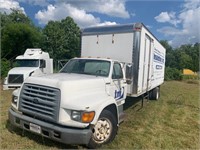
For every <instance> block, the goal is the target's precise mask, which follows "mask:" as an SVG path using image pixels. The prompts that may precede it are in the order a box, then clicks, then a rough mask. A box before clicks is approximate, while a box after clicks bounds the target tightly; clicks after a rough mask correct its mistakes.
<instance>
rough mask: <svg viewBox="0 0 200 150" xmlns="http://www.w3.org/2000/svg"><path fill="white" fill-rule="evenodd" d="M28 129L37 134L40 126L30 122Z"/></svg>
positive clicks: (39, 131)
mask: <svg viewBox="0 0 200 150" xmlns="http://www.w3.org/2000/svg"><path fill="white" fill-rule="evenodd" d="M30 130H31V131H33V132H36V133H39V134H40V133H41V127H40V126H38V125H36V124H33V123H30Z"/></svg>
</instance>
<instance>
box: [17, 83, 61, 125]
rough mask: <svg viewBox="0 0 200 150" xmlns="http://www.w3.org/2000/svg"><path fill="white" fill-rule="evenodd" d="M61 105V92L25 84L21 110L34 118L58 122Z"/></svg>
mask: <svg viewBox="0 0 200 150" xmlns="http://www.w3.org/2000/svg"><path fill="white" fill-rule="evenodd" d="M59 105H60V90H59V89H56V88H52V87H47V86H41V85H35V84H24V85H23V87H22V90H21V94H20V101H19V110H20V111H21V112H23V113H24V114H27V115H30V116H32V117H34V118H37V119H41V120H46V121H51V122H56V121H57V120H58V112H59Z"/></svg>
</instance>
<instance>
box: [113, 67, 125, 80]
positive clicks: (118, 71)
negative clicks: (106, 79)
mask: <svg viewBox="0 0 200 150" xmlns="http://www.w3.org/2000/svg"><path fill="white" fill-rule="evenodd" d="M122 78H123V73H122V68H121V65H120V64H119V63H114V66H113V73H112V79H122Z"/></svg>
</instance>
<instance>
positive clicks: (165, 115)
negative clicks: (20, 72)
mask: <svg viewBox="0 0 200 150" xmlns="http://www.w3.org/2000/svg"><path fill="white" fill-rule="evenodd" d="M199 92H200V91H199V82H196V81H195V82H187V81H184V82H183V81H182V82H178V81H168V82H165V83H164V84H163V85H162V86H161V97H160V99H159V100H158V101H147V100H145V102H144V107H143V108H141V98H127V100H126V104H125V106H124V108H125V113H126V119H125V121H124V122H123V123H122V124H121V125H120V127H119V130H118V135H117V136H116V138H115V140H114V141H113V142H111V143H110V144H107V145H104V146H102V149H200V145H199V143H200V136H199V135H200V132H199V131H200V118H199V115H200V105H199ZM11 93H12V91H2V90H1V99H0V101H1V105H0V110H1V115H0V116H1V122H0V132H1V134H0V140H1V141H0V143H1V147H0V149H68V148H69V149H76V148H78V149H84V148H85V147H82V146H73V145H65V144H60V143H58V142H54V141H52V140H49V139H43V138H42V137H41V136H38V135H34V134H31V133H30V132H27V131H23V130H21V129H18V128H15V127H12V126H11V125H10V124H9V121H8V108H9V107H10V103H11Z"/></svg>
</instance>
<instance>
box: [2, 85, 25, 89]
mask: <svg viewBox="0 0 200 150" xmlns="http://www.w3.org/2000/svg"><path fill="white" fill-rule="evenodd" d="M21 85H22V84H4V85H3V90H12V89H16V88H20V87H21Z"/></svg>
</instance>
